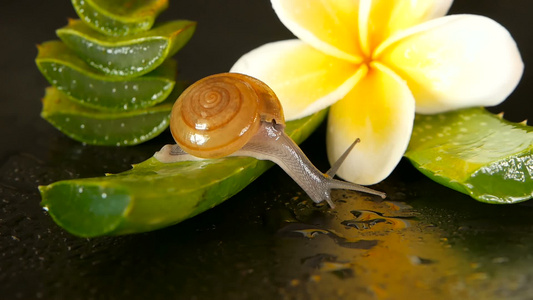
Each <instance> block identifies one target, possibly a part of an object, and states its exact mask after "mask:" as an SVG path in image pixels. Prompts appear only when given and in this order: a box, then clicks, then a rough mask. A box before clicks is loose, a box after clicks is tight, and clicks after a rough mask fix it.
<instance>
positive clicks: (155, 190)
mask: <svg viewBox="0 0 533 300" xmlns="http://www.w3.org/2000/svg"><path fill="white" fill-rule="evenodd" d="M325 116H326V111H321V112H318V113H316V114H315V115H312V116H310V117H307V118H305V119H301V120H296V121H292V122H289V123H288V124H287V129H286V132H287V133H289V135H290V136H291V137H292V138H293V139H294V140H295V141H296V142H298V143H299V142H302V141H303V140H304V139H305V138H307V136H309V135H310V134H311V132H313V130H314V129H316V127H318V125H319V124H320V123H321V122H322V121H323V119H324V117H325ZM88 163H90V162H88ZM271 165H272V163H270V162H267V161H260V160H256V159H254V158H250V157H231V158H222V159H215V160H205V161H195V162H179V163H172V164H163V163H160V162H159V161H157V160H156V159H155V158H153V157H152V158H150V159H148V160H146V161H144V162H142V163H140V164H137V165H134V166H133V169H131V170H129V171H126V172H123V173H119V174H113V175H108V176H106V177H98V178H88V179H73V180H65V181H59V182H55V183H53V184H50V185H48V186H40V187H39V190H40V192H41V196H42V199H43V201H42V203H41V205H42V206H44V207H45V208H47V209H48V212H49V213H50V215H51V216H52V218H53V219H54V220H55V222H56V223H57V224H59V225H60V226H62V227H63V228H65V229H66V230H67V231H69V232H71V233H73V234H75V235H78V236H86V237H91V236H100V235H117V234H126V233H134V232H144V231H150V230H155V229H158V228H162V227H165V226H169V225H172V224H176V223H178V222H181V221H183V220H186V219H188V218H191V217H193V216H195V215H197V214H199V213H201V212H203V211H205V210H207V209H209V208H212V207H214V206H215V205H217V204H219V203H221V202H222V201H224V200H226V199H228V198H229V197H231V196H232V195H234V194H236V193H237V192H239V191H240V190H241V189H243V188H244V187H245V186H247V185H248V184H249V183H251V182H252V181H253V180H254V179H256V178H257V177H258V176H259V175H261V174H262V173H263V172H264V171H266V170H267V169H268V168H269V167H270V166H271Z"/></svg>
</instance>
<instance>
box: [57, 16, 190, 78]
mask: <svg viewBox="0 0 533 300" xmlns="http://www.w3.org/2000/svg"><path fill="white" fill-rule="evenodd" d="M195 28H196V23H195V22H192V21H186V20H179V21H172V22H167V23H164V24H161V25H159V26H157V27H154V28H153V29H152V30H150V31H145V32H141V33H138V34H135V35H130V36H126V37H110V36H107V35H104V34H102V33H100V32H98V31H96V30H93V29H92V28H91V27H89V26H88V25H86V24H85V23H84V22H82V21H80V20H70V21H69V24H68V25H67V26H65V27H63V28H60V29H58V30H57V31H56V33H57V35H58V36H59V38H60V39H61V40H62V41H63V42H64V43H65V44H66V45H67V46H68V47H69V48H71V49H72V50H74V52H76V54H78V55H79V56H80V57H81V58H82V59H83V60H84V61H85V62H87V63H88V64H89V65H91V66H92V67H93V68H96V69H98V70H99V71H101V72H103V73H105V74H107V75H111V76H122V77H136V76H140V75H143V74H146V73H148V72H150V71H151V70H153V69H155V68H156V67H157V66H159V65H160V64H161V63H162V62H163V61H164V60H165V59H166V58H168V57H171V56H172V55H174V54H175V53H176V52H177V51H178V50H179V49H181V48H182V47H183V46H184V45H185V44H186V43H187V42H188V41H189V39H190V38H191V36H192V34H193V33H194V30H195Z"/></svg>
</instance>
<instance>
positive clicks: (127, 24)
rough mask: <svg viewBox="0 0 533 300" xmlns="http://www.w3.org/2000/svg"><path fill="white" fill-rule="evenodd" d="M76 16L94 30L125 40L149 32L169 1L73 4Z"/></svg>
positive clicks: (75, 0)
mask: <svg viewBox="0 0 533 300" xmlns="http://www.w3.org/2000/svg"><path fill="white" fill-rule="evenodd" d="M72 5H73V6H74V9H75V10H76V13H77V14H78V16H79V17H80V19H82V20H83V21H84V22H86V23H87V24H89V25H90V26H91V27H93V28H94V29H96V30H98V31H100V32H102V33H104V34H106V35H111V36H124V35H129V34H135V33H137V32H142V31H146V30H148V29H150V28H151V27H152V25H153V24H154V21H155V18H156V17H157V16H158V15H159V14H160V13H161V12H162V11H163V10H165V9H166V8H167V7H168V0H72Z"/></svg>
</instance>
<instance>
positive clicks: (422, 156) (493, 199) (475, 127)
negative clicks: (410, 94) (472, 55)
mask: <svg viewBox="0 0 533 300" xmlns="http://www.w3.org/2000/svg"><path fill="white" fill-rule="evenodd" d="M532 149H533V127H530V126H526V125H525V124H516V123H511V122H508V121H506V120H503V119H501V117H498V116H496V115H493V114H491V113H489V112H487V111H486V110H485V109H483V108H471V109H465V110H458V111H453V112H449V113H444V114H438V115H428V116H421V115H417V116H416V119H415V126H414V130H413V135H412V137H411V142H410V144H409V147H408V149H407V152H406V153H405V156H406V157H407V158H409V159H410V160H411V162H412V163H413V164H414V165H415V167H417V168H418V169H419V170H420V171H421V172H422V173H424V174H425V175H427V176H428V177H429V178H431V179H433V180H434V181H436V182H439V183H441V184H443V185H445V186H448V187H450V188H452V189H455V190H457V191H459V192H462V193H465V194H467V195H470V196H471V197H473V198H474V199H477V200H479V201H482V202H487V203H498V204H503V203H516V202H521V201H525V200H527V199H530V198H532V197H533V150H532Z"/></svg>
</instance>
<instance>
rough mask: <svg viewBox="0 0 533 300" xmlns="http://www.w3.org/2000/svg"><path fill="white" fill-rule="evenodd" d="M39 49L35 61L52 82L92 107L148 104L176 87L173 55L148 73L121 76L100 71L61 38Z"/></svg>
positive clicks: (135, 106) (107, 107) (75, 99)
mask: <svg viewBox="0 0 533 300" xmlns="http://www.w3.org/2000/svg"><path fill="white" fill-rule="evenodd" d="M38 49H39V54H38V55H37V58H36V60H35V62H36V63H37V66H38V67H39V70H40V71H41V73H42V74H43V75H44V77H46V79H47V80H48V81H49V82H50V84H52V85H53V86H55V87H57V89H58V90H61V91H62V92H64V93H65V94H67V96H68V97H69V98H70V99H72V100H74V101H77V102H78V103H79V104H81V105H85V106H88V107H92V108H96V109H105V110H114V111H119V110H120V111H123V110H135V109H140V108H145V107H149V106H153V105H155V104H157V103H159V102H161V101H163V100H164V99H165V98H167V97H168V95H169V94H170V92H171V91H172V88H173V87H174V83H175V81H174V78H175V77H176V62H175V61H174V60H171V59H168V60H166V61H165V62H164V63H163V64H162V65H161V66H159V67H158V68H156V69H155V70H154V71H152V72H150V73H148V74H146V75H144V76H141V77H136V78H130V79H120V78H116V77H109V76H105V75H104V74H102V73H100V72H97V71H96V70H95V69H93V68H92V67H90V66H89V65H88V64H87V63H85V62H84V61H83V60H81V59H80V58H79V57H78V56H77V55H76V54H75V53H74V52H73V51H72V50H70V49H69V48H68V47H67V46H65V44H63V43H62V42H60V41H48V42H45V43H43V44H41V45H39V46H38Z"/></svg>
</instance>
